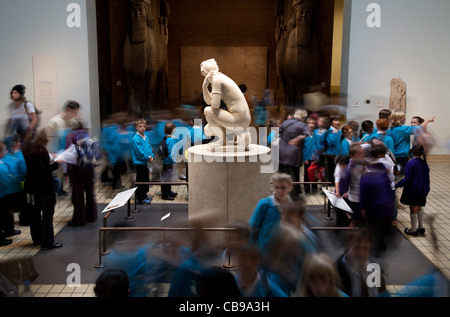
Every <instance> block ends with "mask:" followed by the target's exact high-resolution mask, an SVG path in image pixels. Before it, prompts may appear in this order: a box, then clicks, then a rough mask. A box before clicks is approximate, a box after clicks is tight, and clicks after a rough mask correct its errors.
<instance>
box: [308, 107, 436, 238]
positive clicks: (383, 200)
mask: <svg viewBox="0 0 450 317" xmlns="http://www.w3.org/2000/svg"><path fill="white" fill-rule="evenodd" d="M315 121H316V119H314V118H308V119H307V121H306V123H307V124H308V127H309V128H310V131H311V133H310V135H309V136H308V137H307V138H306V139H305V143H304V151H303V156H304V161H305V177H307V176H308V173H307V170H306V167H307V166H310V165H311V161H317V162H320V164H321V165H322V166H324V167H325V169H326V181H329V182H332V183H333V184H334V185H335V189H336V195H338V196H339V197H343V198H344V199H345V200H346V202H347V203H348V205H349V206H350V207H351V209H352V211H353V214H352V224H355V225H357V224H358V222H360V221H362V220H366V219H367V218H368V217H370V216H369V214H372V217H373V216H376V217H380V213H381V211H382V210H384V211H385V212H386V211H389V213H390V214H392V218H391V220H392V223H393V224H396V215H397V208H396V203H395V189H396V188H401V187H402V188H403V191H402V194H401V197H400V202H401V203H402V204H405V205H408V206H409V208H410V215H411V228H406V229H405V233H406V234H408V235H413V236H417V235H418V234H420V233H424V231H425V229H424V228H423V219H424V211H423V210H422V207H424V206H425V204H426V197H427V195H428V193H429V190H430V180H429V168H428V165H427V163H426V158H425V149H426V148H427V140H426V134H427V132H426V127H427V125H428V123H430V122H433V121H434V117H432V118H429V119H426V120H424V119H422V118H420V117H417V116H415V117H413V118H412V119H411V125H405V122H406V117H405V113H404V112H403V111H400V110H394V111H391V110H389V109H383V110H381V111H380V112H379V118H378V119H377V120H376V122H375V123H374V122H372V121H370V120H365V121H363V122H362V124H361V129H360V131H359V133H358V129H359V125H358V123H356V122H354V121H353V122H348V123H346V124H344V125H342V126H341V117H340V115H338V114H335V115H331V116H329V117H327V116H320V117H318V119H317V127H316V126H315V125H314V122H315ZM411 139H412V140H411ZM307 164H308V165H307ZM376 176H379V177H378V178H377V177H376ZM305 181H307V179H306V178H305ZM323 181H325V179H323ZM377 195H378V196H377ZM375 197H377V198H376V199H375ZM367 199H369V201H367ZM377 220H379V219H377Z"/></svg>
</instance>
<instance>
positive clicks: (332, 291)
mask: <svg viewBox="0 0 450 317" xmlns="http://www.w3.org/2000/svg"><path fill="white" fill-rule="evenodd" d="M338 281H339V275H338V274H337V270H336V267H335V265H334V263H333V261H332V260H331V258H330V257H329V256H328V255H326V254H325V253H312V254H310V255H308V256H307V258H306V259H305V262H304V263H303V268H302V278H301V279H300V281H299V283H298V285H297V289H296V291H295V293H294V296H295V297H347V295H346V294H345V293H343V292H342V291H341V290H340V289H339V288H338V283H339V282H338Z"/></svg>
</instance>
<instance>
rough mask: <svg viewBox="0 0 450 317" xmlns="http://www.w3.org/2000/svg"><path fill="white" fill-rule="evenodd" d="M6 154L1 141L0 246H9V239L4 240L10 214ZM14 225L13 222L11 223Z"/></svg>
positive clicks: (8, 172) (8, 174) (8, 175)
mask: <svg viewBox="0 0 450 317" xmlns="http://www.w3.org/2000/svg"><path fill="white" fill-rule="evenodd" d="M5 154H6V151H5V148H4V144H3V141H0V246H5V245H9V244H11V243H12V240H11V239H6V235H5V232H4V231H5V229H6V227H7V226H8V224H9V223H10V218H11V217H10V214H9V209H8V207H9V206H8V205H9V204H8V203H7V198H6V197H7V190H8V187H9V186H8V185H9V182H10V179H11V177H10V176H11V173H10V171H9V168H8V166H7V165H6V164H5V163H4V162H3V158H4V156H5ZM13 224H14V221H13Z"/></svg>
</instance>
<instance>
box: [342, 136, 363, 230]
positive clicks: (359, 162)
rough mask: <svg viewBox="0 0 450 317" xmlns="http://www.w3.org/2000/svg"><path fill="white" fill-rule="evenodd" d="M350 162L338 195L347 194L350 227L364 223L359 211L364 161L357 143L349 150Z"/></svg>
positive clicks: (361, 149) (361, 148) (360, 147)
mask: <svg viewBox="0 0 450 317" xmlns="http://www.w3.org/2000/svg"><path fill="white" fill-rule="evenodd" d="M349 154H350V162H349V164H348V166H347V168H346V170H345V172H344V174H343V175H342V177H341V180H340V181H339V193H337V195H339V196H338V197H342V196H343V195H344V194H345V193H347V204H348V205H349V207H350V208H351V209H352V211H353V214H352V222H351V225H352V226H359V225H361V224H362V223H364V219H363V218H362V217H361V209H360V197H359V195H360V180H361V174H362V173H363V171H364V170H365V167H366V161H365V154H364V150H363V147H362V146H361V145H360V144H359V143H354V144H352V145H351V146H350V150H349Z"/></svg>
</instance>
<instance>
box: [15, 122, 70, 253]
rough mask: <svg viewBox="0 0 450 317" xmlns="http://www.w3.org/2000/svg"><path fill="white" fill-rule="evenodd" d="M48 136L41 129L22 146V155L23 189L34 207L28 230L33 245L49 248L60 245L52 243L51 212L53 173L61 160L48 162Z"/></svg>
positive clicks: (53, 199)
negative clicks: (24, 175) (24, 168)
mask: <svg viewBox="0 0 450 317" xmlns="http://www.w3.org/2000/svg"><path fill="white" fill-rule="evenodd" d="M47 144H48V137H47V132H46V129H45V128H43V129H41V131H40V132H39V133H38V134H37V136H36V139H35V141H33V142H30V141H27V142H25V143H24V145H23V156H24V157H25V162H26V165H27V175H26V178H25V191H26V192H27V193H30V194H32V195H33V201H34V209H33V212H32V215H31V223H30V233H31V239H32V240H33V244H34V245H41V248H42V249H45V250H50V249H54V248H60V247H62V245H63V244H62V243H59V242H55V235H54V229H53V214H54V213H55V204H56V194H55V186H54V181H53V176H52V172H53V171H55V170H56V169H58V167H59V165H60V164H61V163H62V161H57V162H54V163H50V154H49V153H48V151H47V148H46V146H47Z"/></svg>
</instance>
